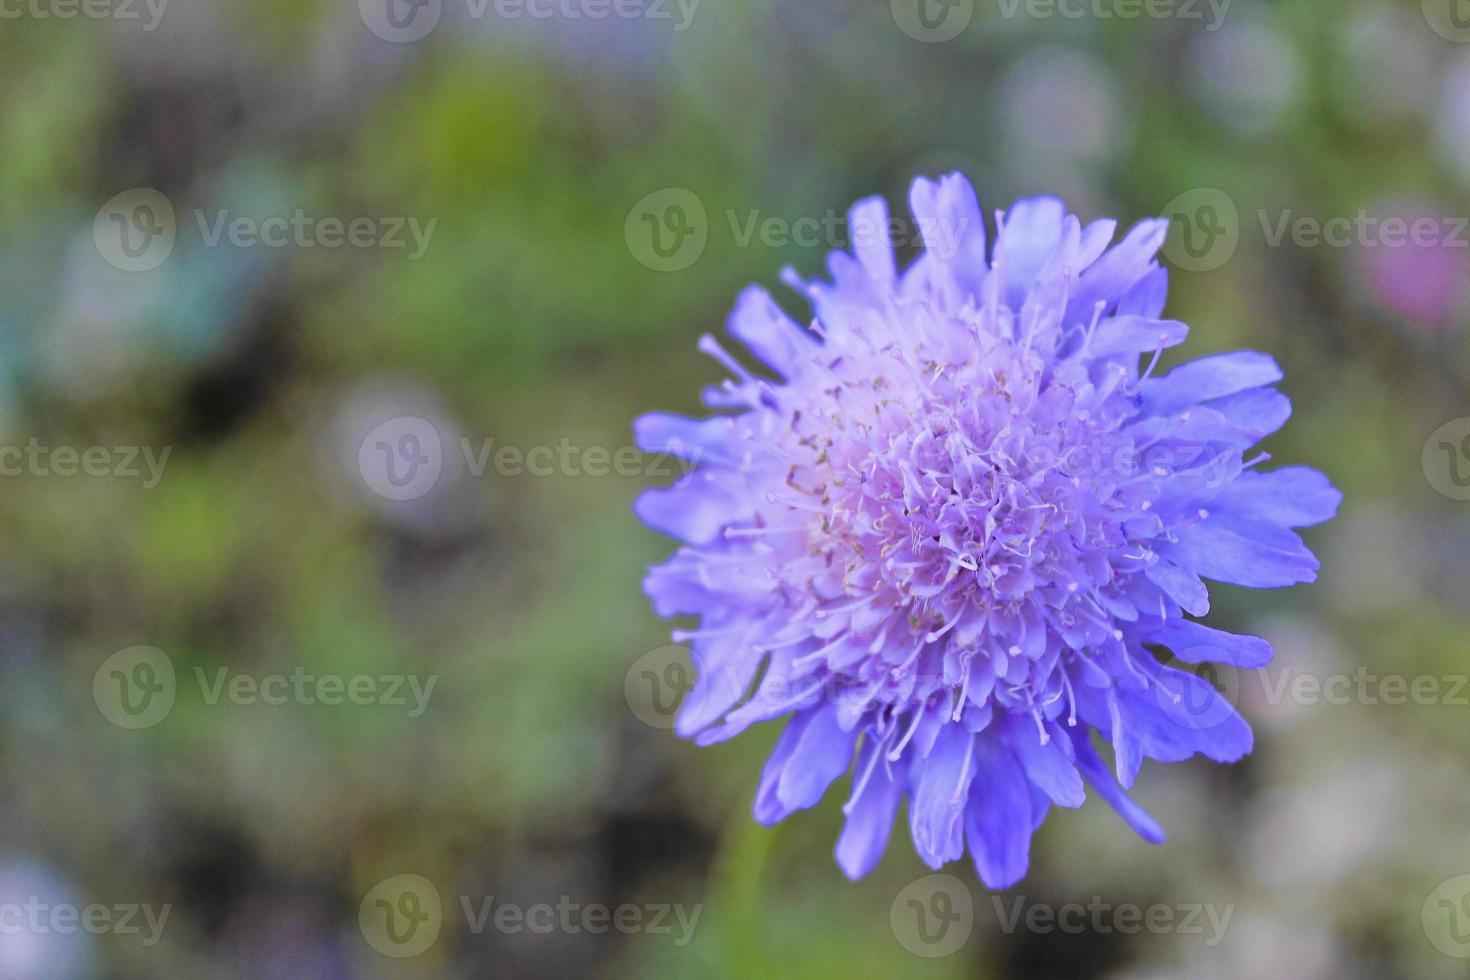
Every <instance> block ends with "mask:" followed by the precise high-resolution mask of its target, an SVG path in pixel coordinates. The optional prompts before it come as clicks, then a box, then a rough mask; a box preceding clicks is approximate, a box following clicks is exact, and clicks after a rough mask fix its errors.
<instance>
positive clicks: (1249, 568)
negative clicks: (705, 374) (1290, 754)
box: [635, 174, 1341, 888]
mask: <svg viewBox="0 0 1470 980" xmlns="http://www.w3.org/2000/svg"><path fill="white" fill-rule="evenodd" d="M909 203H910V206H911V207H912V209H913V212H914V215H915V217H916V219H917V221H918V225H919V227H920V229H921V231H922V233H923V236H924V240H925V243H926V246H927V247H926V249H925V251H924V252H923V253H922V254H921V255H920V256H919V257H918V258H917V259H916V260H915V261H914V262H913V264H912V265H910V266H909V267H908V268H907V269H905V270H903V271H902V272H900V271H899V269H898V268H897V266H896V264H895V262H894V257H893V253H892V250H891V248H890V246H889V243H888V241H887V237H886V235H879V234H871V233H869V234H863V233H862V232H864V231H871V230H872V229H884V228H887V227H888V215H887V209H886V207H885V205H884V203H883V202H882V201H881V200H879V199H875V198H870V199H868V200H865V201H861V202H859V203H858V204H857V205H856V206H855V207H854V208H853V209H852V212H851V213H850V215H849V229H850V231H851V234H852V239H853V243H854V246H855V248H854V252H855V254H852V255H849V254H847V253H845V252H835V253H833V254H832V255H831V256H830V257H829V259H828V269H829V271H830V274H831V277H832V282H831V283H824V282H802V281H801V280H800V279H798V278H797V277H796V275H795V274H794V273H792V272H790V271H789V270H788V271H787V272H786V274H785V279H786V281H787V282H788V283H789V284H791V285H792V286H794V287H795V288H796V289H798V290H799V291H800V292H802V293H804V294H805V295H806V296H807V297H808V298H809V299H810V300H811V302H812V304H813V306H814V307H815V312H816V319H815V321H814V322H813V323H812V325H811V328H810V329H809V330H808V329H803V328H802V327H800V326H799V325H798V324H796V323H795V322H793V321H792V320H790V319H789V318H788V317H787V316H786V315H785V314H784V313H783V312H782V311H781V310H780V309H779V308H778V307H777V305H776V304H775V302H774V301H773V300H772V299H771V297H770V296H769V294H767V293H766V292H765V291H764V290H762V289H760V288H758V287H752V288H749V289H747V290H746V291H745V292H744V293H743V294H742V295H741V297H740V299H739V301H738V303H737V304H736V307H735V312H734V314H733V315H732V316H731V318H730V322H729V331H730V334H731V335H732V336H734V337H735V338H736V339H737V340H739V341H740V342H741V343H742V344H744V345H745V346H746V347H748V348H749V349H750V350H751V352H753V353H754V354H755V356H756V357H758V358H759V359H760V360H761V361H762V362H764V364H765V365H766V366H767V367H768V368H769V369H770V371H771V372H774V374H775V375H776V377H766V376H762V375H761V374H758V373H756V372H754V371H751V370H749V369H747V367H745V366H744V365H742V364H741V363H740V362H739V361H737V360H736V359H735V358H734V357H733V356H731V355H730V354H728V353H727V352H726V351H725V350H724V349H723V348H722V347H721V346H720V345H719V343H718V342H717V341H715V340H714V339H713V338H712V337H708V336H706V337H704V338H703V339H702V340H701V341H700V347H701V349H702V350H704V351H706V352H708V353H709V354H711V355H712V356H714V357H715V358H716V359H718V360H719V361H720V362H721V363H722V364H723V365H724V366H725V367H726V368H727V369H728V370H729V372H730V374H731V375H732V377H731V378H729V379H727V380H726V381H724V382H723V383H721V384H720V385H719V386H717V387H713V388H710V389H708V390H706V392H705V401H706V403H707V404H708V405H709V406H710V407H712V408H716V409H722V410H725V411H724V412H723V413H722V414H717V415H714V416H713V417H710V418H705V419H688V418H682V417H678V416H674V415H665V414H655V415H647V416H644V417H643V418H641V419H639V420H638V422H637V423H636V426H635V428H636V433H637V437H638V442H639V444H640V445H641V446H642V447H643V448H644V449H645V450H649V451H668V452H673V453H676V454H679V455H680V456H682V457H684V458H687V459H693V460H697V461H698V463H699V465H698V467H697V468H696V469H694V470H693V471H692V472H691V473H690V474H689V475H688V477H687V478H686V479H684V480H682V481H681V482H680V483H679V484H678V485H676V486H673V487H670V488H667V489H658V490H650V491H647V492H645V493H644V494H643V495H642V496H641V497H640V498H639V500H638V502H637V505H636V509H637V512H638V515H639V516H640V517H641V518H642V519H643V520H644V521H645V522H646V523H647V524H649V525H650V526H651V527H653V528H655V529H657V530H659V531H663V532H665V533H667V534H670V535H673V536H674V537H676V538H678V539H680V540H681V541H682V542H683V546H682V547H681V548H680V549H679V550H678V551H677V552H676V553H675V554H674V556H673V557H672V558H670V559H669V560H668V561H667V562H665V563H664V564H662V565H658V566H655V567H654V568H652V569H651V570H650V572H649V576H648V579H647V581H646V582H645V589H646V591H647V593H648V595H649V597H650V598H651V599H652V600H653V605H654V608H655V609H656V611H657V612H658V613H659V615H661V616H681V615H689V616H698V617H700V618H701V623H700V625H699V627H698V628H697V629H695V630H693V631H691V632H682V631H680V632H676V633H675V634H674V638H675V642H687V643H689V644H690V645H691V647H692V650H693V654H694V659H695V663H696V666H697V668H698V671H699V679H698V681H697V683H696V684H695V686H694V688H693V689H692V690H691V691H690V692H689V695H688V697H686V699H685V701H684V703H683V704H682V705H681V706H680V710H679V715H678V718H677V725H676V730H677V731H678V732H679V733H680V734H681V735H683V736H685V737H691V738H693V739H695V740H696V742H698V743H699V744H709V743H712V742H718V741H721V740H724V739H727V738H730V737H731V736H733V735H736V734H738V733H739V732H741V731H743V730H744V729H745V728H746V727H747V726H749V725H751V724H752V723H755V722H760V721H766V720H770V719H774V718H778V717H785V718H787V719H788V720H787V722H786V727H785V730H784V732H783V733H782V735H781V737H780V740H779V741H778V742H777V744H776V748H775V750H774V752H773V753H772V754H771V757H770V759H769V761H768V762H767V763H766V767H765V771H764V773H763V774H762V777H761V781H760V787H759V790H758V791H757V794H756V799H755V816H756V819H757V820H759V821H761V822H763V823H775V822H777V821H779V820H782V819H784V818H785V817H786V816H787V815H788V814H790V813H791V812H792V811H794V810H800V809H803V808H806V807H810V806H812V805H814V804H815V803H817V801H818V800H820V799H821V798H822V796H823V795H824V794H825V793H826V791H827V789H828V787H829V785H830V784H831V783H832V782H833V781H834V780H836V779H837V778H838V777H839V776H842V775H843V774H844V773H846V772H848V770H849V769H851V771H852V780H851V786H852V788H851V792H850V795H849V798H848V801H847V804H846V806H845V807H844V808H843V812H844V813H845V815H846V818H847V822H846V826H845V828H844V830H843V832H842V835H841V837H840V838H839V840H838V842H837V850H836V857H837V862H838V864H839V865H841V867H842V869H843V871H845V872H846V873H847V874H848V875H849V876H851V877H853V878H857V877H859V876H861V875H864V874H866V873H867V872H868V871H869V870H871V869H872V868H873V866H874V865H875V864H876V863H877V862H878V860H879V859H880V857H881V856H882V853H883V851H884V849H885V846H886V844H887V841H888V837H889V832H890V830H891V828H892V824H893V819H894V815H895V812H896V810H897V807H898V804H899V801H900V799H901V798H903V797H907V798H908V801H909V802H908V808H907V810H908V815H909V830H910V834H911V836H912V838H913V842H914V846H915V848H916V849H917V851H918V853H919V855H920V857H921V858H923V860H924V861H925V862H926V863H927V864H929V865H930V866H931V867H935V868H938V867H940V866H941V865H943V864H944V863H945V862H946V861H950V860H953V859H956V858H959V857H961V856H962V855H963V854H964V852H965V850H966V848H968V849H969V852H970V854H971V855H972V857H973V859H974V862H975V867H976V869H977V871H978V872H979V875H980V877H981V878H982V879H983V880H984V881H985V883H986V884H987V885H988V886H990V887H992V888H1003V887H1006V886H1009V885H1011V884H1013V883H1015V882H1016V881H1018V880H1019V879H1020V878H1021V877H1022V876H1023V875H1024V874H1025V872H1026V866H1027V861H1028V853H1029V849H1030V841H1031V835H1032V833H1033V832H1034V831H1035V829H1036V828H1037V827H1038V826H1040V824H1041V822H1042V820H1043V819H1044V818H1045V816H1046V813H1047V810H1048V809H1049V808H1050V806H1051V805H1052V804H1057V805H1058V806H1066V807H1076V806H1080V805H1081V804H1082V802H1083V798H1084V790H1083V786H1084V783H1087V784H1090V785H1091V786H1092V787H1093V788H1094V789H1095V790H1096V791H1097V792H1098V794H1099V795H1101V796H1102V798H1103V799H1105V800H1107V801H1108V803H1110V804H1111V805H1112V806H1113V807H1114V808H1115V809H1117V811H1118V812H1119V813H1120V814H1121V815H1122V816H1123V818H1124V819H1125V820H1126V821H1127V822H1128V823H1129V824H1130V825H1131V826H1132V827H1133V828H1134V830H1136V831H1137V832H1138V833H1139V834H1140V835H1142V836H1143V837H1144V838H1146V839H1148V840H1150V841H1155V842H1158V841H1161V840H1163V831H1162V830H1160V828H1159V826H1158V824H1156V823H1155V822H1154V821H1153V820H1152V819H1151V818H1150V817H1149V816H1148V814H1146V813H1145V812H1144V811H1143V810H1142V809H1140V808H1139V806H1138V805H1137V804H1135V803H1134V802H1133V801H1132V800H1131V799H1129V797H1128V796H1127V795H1126V793H1125V792H1124V789H1125V788H1126V787H1128V786H1131V785H1132V783H1133V780H1134V777H1135V776H1136V775H1137V773H1138V770H1139V766H1140V764H1141V763H1142V760H1143V758H1144V757H1145V756H1147V757H1149V758H1152V759H1157V760H1160V761H1164V762H1174V761H1178V760H1181V759H1185V758H1188V757H1189V756H1192V755H1194V754H1195V753H1200V754H1202V755H1205V756H1207V757H1208V758H1210V759H1214V760H1216V761H1218V762H1233V761H1235V760H1237V759H1239V758H1241V757H1242V756H1243V755H1245V754H1246V753H1247V752H1249V751H1250V748H1251V730H1250V728H1249V726H1248V725H1247V724H1246V723H1245V722H1244V721H1243V720H1242V719H1241V718H1240V717H1239V715H1237V714H1236V713H1235V710H1234V709H1233V708H1232V707H1231V706H1230V704H1229V703H1227V702H1226V701H1225V700H1224V699H1223V698H1221V697H1220V696H1219V695H1218V694H1217V693H1216V692H1215V690H1214V688H1213V687H1212V686H1211V685H1210V684H1208V683H1206V682H1205V681H1204V680H1202V679H1200V678H1198V677H1196V676H1195V675H1194V674H1192V673H1189V672H1186V671H1183V670H1177V669H1174V668H1171V667H1167V666H1164V665H1163V664H1161V663H1160V661H1159V658H1158V657H1157V656H1155V653H1154V652H1153V651H1154V650H1159V651H1164V650H1168V651H1172V652H1173V655H1174V657H1176V658H1177V659H1179V660H1181V661H1185V662H1188V663H1198V662H1204V661H1210V662H1220V663H1226V664H1231V665H1234V666H1237V667H1244V668H1252V667H1260V666H1262V665H1264V664H1265V663H1267V661H1268V660H1269V659H1270V657H1271V648H1270V645H1269V644H1267V643H1266V642H1265V641H1264V640H1262V639H1259V638H1257V637H1253V636H1237V635H1234V634H1231V633H1225V632H1221V631H1219V630H1215V629H1212V628H1210V627H1208V626H1204V625H1202V624H1200V623H1199V622H1196V621H1194V620H1192V619H1188V618H1186V617H1185V614H1186V613H1188V614H1189V615H1190V616H1202V615H1204V614H1205V613H1206V612H1208V610H1209V596H1208V593H1207V592H1206V589H1205V585H1204V583H1203V581H1201V580H1202V579H1211V580H1214V581H1218V582H1229V583H1233V584H1236V585H1244V586H1252V587H1256V588H1275V587H1279V586H1287V585H1294V584H1296V583H1298V582H1309V581H1311V580H1312V579H1313V578H1314V577H1315V576H1316V572H1317V567H1318V563H1317V560H1316V559H1315V558H1314V557H1313V556H1312V554H1311V552H1310V551H1308V550H1307V548H1306V547H1305V546H1304V545H1303V543H1302V540H1301V538H1299V537H1298V536H1297V535H1296V534H1295V533H1294V532H1292V531H1291V530H1290V528H1293V527H1301V526H1305V525H1310V524H1316V523H1318V522H1320V521H1324V520H1327V519H1328V518H1330V517H1332V516H1333V514H1334V513H1335V512H1336V509H1337V505H1338V502H1339V500H1340V499H1341V495H1340V494H1339V493H1338V492H1337V491H1336V490H1334V489H1333V488H1332V487H1331V486H1330V485H1329V484H1328V482H1327V480H1326V479H1325V478H1324V477H1323V476H1322V475H1321V474H1319V473H1317V472H1315V471H1313V470H1310V469H1305V468H1300V467H1288V468H1285V469H1278V470H1274V471H1271V472H1262V471H1261V470H1260V469H1259V468H1258V464H1260V463H1261V462H1263V461H1264V460H1265V459H1266V458H1267V457H1266V456H1265V454H1257V455H1255V456H1254V457H1252V458H1247V457H1246V453H1247V452H1248V451H1249V449H1250V447H1251V446H1252V445H1253V444H1254V443H1255V442H1256V441H1257V440H1259V439H1261V438H1262V437H1263V436H1265V435H1267V434H1269V433H1271V432H1274V431H1275V430H1276V429H1277V428H1279V427H1280V426H1281V424H1282V423H1283V422H1285V421H1286V418H1287V416H1288V415H1289V414H1290V412H1291V406H1290V403H1289V402H1288V401H1287V399H1286V397H1285V396H1284V395H1282V394H1280V393H1279V392H1277V391H1275V390H1274V388H1273V387H1272V385H1273V384H1274V383H1275V382H1277V381H1279V380H1280V379H1281V371H1280V369H1279V368H1277V366H1276V363H1275V362H1274V361H1273V360H1272V359H1271V358H1270V357H1268V356H1267V355H1265V354H1259V353H1255V352H1253V351H1239V352H1236V353H1231V354H1217V355H1214V356H1211V357H1205V358H1202V359H1200V360H1196V361H1192V362H1190V363H1187V364H1184V365H1182V366H1180V367H1177V368H1175V369H1173V370H1172V371H1170V372H1168V373H1167V374H1163V375H1162V376H1160V375H1159V374H1158V373H1156V371H1155V366H1156V364H1157V361H1158V358H1159V354H1160V352H1161V351H1162V350H1163V349H1164V348H1166V347H1172V346H1174V345H1176V344H1179V343H1181V342H1182V341H1183V340H1184V337H1185V334H1186V327H1185V325H1184V324H1182V323H1179V322H1176V321H1173V320H1163V319H1159V316H1160V313H1161V312H1162V311H1163V307H1164V296H1165V292H1166V286H1167V276H1166V273H1165V271H1164V270H1163V269H1162V268H1160V266H1159V264H1158V263H1157V262H1156V261H1155V260H1154V254H1155V252H1157V251H1158V249H1159V246H1160V245H1161V244H1162V242H1163V240H1164V234H1165V230H1166V224H1165V222H1163V221H1159V220H1154V221H1144V222H1142V223H1140V224H1139V225H1137V226H1136V227H1134V228H1133V229H1132V230H1131V231H1129V232H1128V233H1127V234H1126V235H1125V236H1123V238H1122V239H1121V240H1120V241H1119V242H1117V243H1116V244H1113V245H1112V247H1111V248H1110V247H1109V243H1110V242H1111V240H1112V238H1113V231H1114V228H1115V222H1113V221H1107V220H1101V221H1096V222H1093V223H1091V224H1089V225H1087V226H1086V227H1083V226H1082V225H1081V224H1080V223H1079V221H1078V220H1077V219H1076V218H1075V217H1072V216H1071V215H1068V214H1067V213H1066V211H1065V210H1064V208H1063V206H1062V203H1061V202H1060V201H1058V200H1056V199H1054V198H1036V199H1033V200H1026V201H1021V202H1018V203H1017V204H1016V205H1014V206H1013V207H1012V208H1011V210H1010V211H1009V212H1007V213H1005V214H1003V215H998V216H997V227H998V229H999V231H998V234H997V236H996V242H995V247H994V249H993V250H992V251H991V252H990V254H989V257H988V259H987V251H986V232H985V225H984V221H983V219H982V217H981V214H980V208H979V204H978V202H977V201H976V198H975V193H974V191H973V190H972V189H971V187H970V184H969V182H968V181H966V180H965V178H964V177H962V176H960V175H958V174H954V175H951V176H948V177H945V178H943V179H942V180H940V181H939V182H938V183H934V182H931V181H929V180H925V179H920V180H918V181H916V182H915V183H914V185H913V189H912V190H911V191H910V195H909ZM1143 358H1147V361H1146V363H1144V364H1142V365H1141V364H1140V361H1141V360H1142V359H1143ZM1094 730H1095V731H1096V732H1098V733H1099V734H1100V735H1101V736H1102V738H1103V739H1104V740H1106V741H1108V742H1110V743H1111V746H1112V756H1113V765H1112V767H1111V769H1112V771H1111V772H1110V771H1109V768H1110V767H1109V766H1107V765H1106V764H1105V763H1104V762H1103V761H1102V760H1101V759H1100V758H1099V756H1098V754H1097V752H1096V751H1095V750H1094V747H1093V737H1092V733H1093V731H1094Z"/></svg>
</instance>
